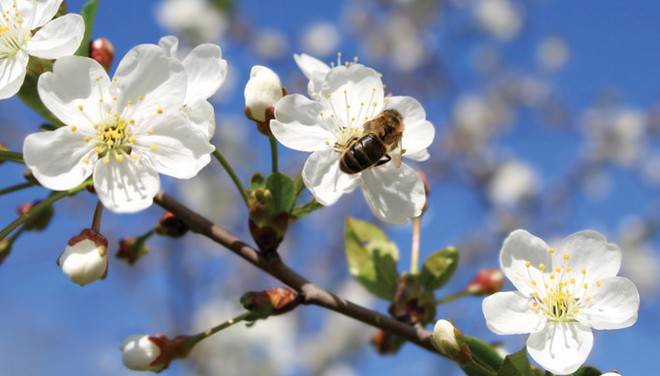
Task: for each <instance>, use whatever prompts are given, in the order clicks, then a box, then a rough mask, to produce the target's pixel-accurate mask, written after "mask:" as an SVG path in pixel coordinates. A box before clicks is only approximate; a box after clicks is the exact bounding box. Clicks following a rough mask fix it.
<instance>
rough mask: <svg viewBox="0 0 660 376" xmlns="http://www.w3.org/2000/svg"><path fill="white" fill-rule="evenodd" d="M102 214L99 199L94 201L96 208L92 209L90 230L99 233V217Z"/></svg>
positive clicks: (101, 205)
mask: <svg viewBox="0 0 660 376" xmlns="http://www.w3.org/2000/svg"><path fill="white" fill-rule="evenodd" d="M102 216H103V204H102V203H101V200H99V202H97V203H96V209H95V210H94V218H93V219H92V230H94V231H96V232H98V233H101V217H102Z"/></svg>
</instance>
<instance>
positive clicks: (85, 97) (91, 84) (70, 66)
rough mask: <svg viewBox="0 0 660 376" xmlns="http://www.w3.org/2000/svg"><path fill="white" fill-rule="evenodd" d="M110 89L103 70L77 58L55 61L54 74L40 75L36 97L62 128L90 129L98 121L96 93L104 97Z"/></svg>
mask: <svg viewBox="0 0 660 376" xmlns="http://www.w3.org/2000/svg"><path fill="white" fill-rule="evenodd" d="M97 79H98V81H97ZM109 86H110V78H108V74H107V73H106V72H105V70H104V69H103V67H102V66H101V65H100V64H99V63H97V62H96V61H94V60H92V59H89V58H86V57H80V56H65V57H62V58H60V59H58V60H57V61H56V62H55V64H54V65H53V72H52V73H51V72H46V73H44V74H42V75H41V76H40V77H39V83H38V85H37V87H38V90H39V97H40V98H41V100H42V101H43V102H44V105H46V107H47V108H48V110H50V112H52V113H53V115H55V116H56V117H57V118H58V119H60V120H61V121H62V122H64V123H65V124H69V125H76V126H78V127H79V128H82V127H85V126H86V127H89V128H91V127H92V126H93V124H95V123H98V122H99V121H100V120H101V110H100V107H99V93H107V90H108V87H109ZM104 99H105V101H107V102H110V101H111V98H104ZM79 106H82V107H79ZM80 108H82V109H83V110H82V111H81V110H80Z"/></svg>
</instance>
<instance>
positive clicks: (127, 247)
mask: <svg viewBox="0 0 660 376" xmlns="http://www.w3.org/2000/svg"><path fill="white" fill-rule="evenodd" d="M147 253H149V246H148V245H147V243H146V242H145V241H144V240H142V239H140V238H138V237H135V236H127V237H125V238H123V239H122V240H120V241H119V250H118V251H117V254H116V257H117V258H118V259H122V260H125V261H126V262H127V263H128V264H129V265H133V264H135V263H136V262H137V261H138V260H139V259H140V258H142V256H144V255H146V254H147Z"/></svg>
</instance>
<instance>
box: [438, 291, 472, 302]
mask: <svg viewBox="0 0 660 376" xmlns="http://www.w3.org/2000/svg"><path fill="white" fill-rule="evenodd" d="M468 295H470V292H469V291H468V290H463V291H459V292H457V293H455V294H452V295H449V296H445V297H444V298H440V299H438V300H436V301H435V305H440V304H444V303H448V302H451V301H452V300H456V299H458V298H462V297H464V296H468Z"/></svg>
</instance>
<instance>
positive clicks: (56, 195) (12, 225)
mask: <svg viewBox="0 0 660 376" xmlns="http://www.w3.org/2000/svg"><path fill="white" fill-rule="evenodd" d="M91 183H92V181H91V180H88V181H86V182H84V183H82V184H80V185H79V186H77V187H75V188H71V189H69V190H68V191H60V192H53V193H52V194H51V195H50V196H49V197H48V198H47V199H45V200H43V201H41V202H40V203H38V204H37V205H35V206H34V207H33V208H32V209H31V210H30V211H29V212H27V213H25V214H23V215H21V216H20V217H18V218H16V219H15V220H14V221H13V222H12V223H10V224H9V225H8V226H7V227H5V228H4V229H2V231H0V240H2V239H4V238H5V237H7V235H9V234H10V233H11V232H12V231H14V229H16V227H18V226H20V225H22V224H23V223H25V221H27V220H28V219H29V218H30V217H31V216H33V215H36V214H39V212H41V211H42V210H43V209H44V208H45V207H47V206H48V205H51V204H52V203H54V202H55V201H58V200H60V199H62V198H64V197H67V196H72V195H74V194H76V193H77V192H78V191H80V190H82V189H84V188H85V187H87V186H88V185H89V184H91Z"/></svg>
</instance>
